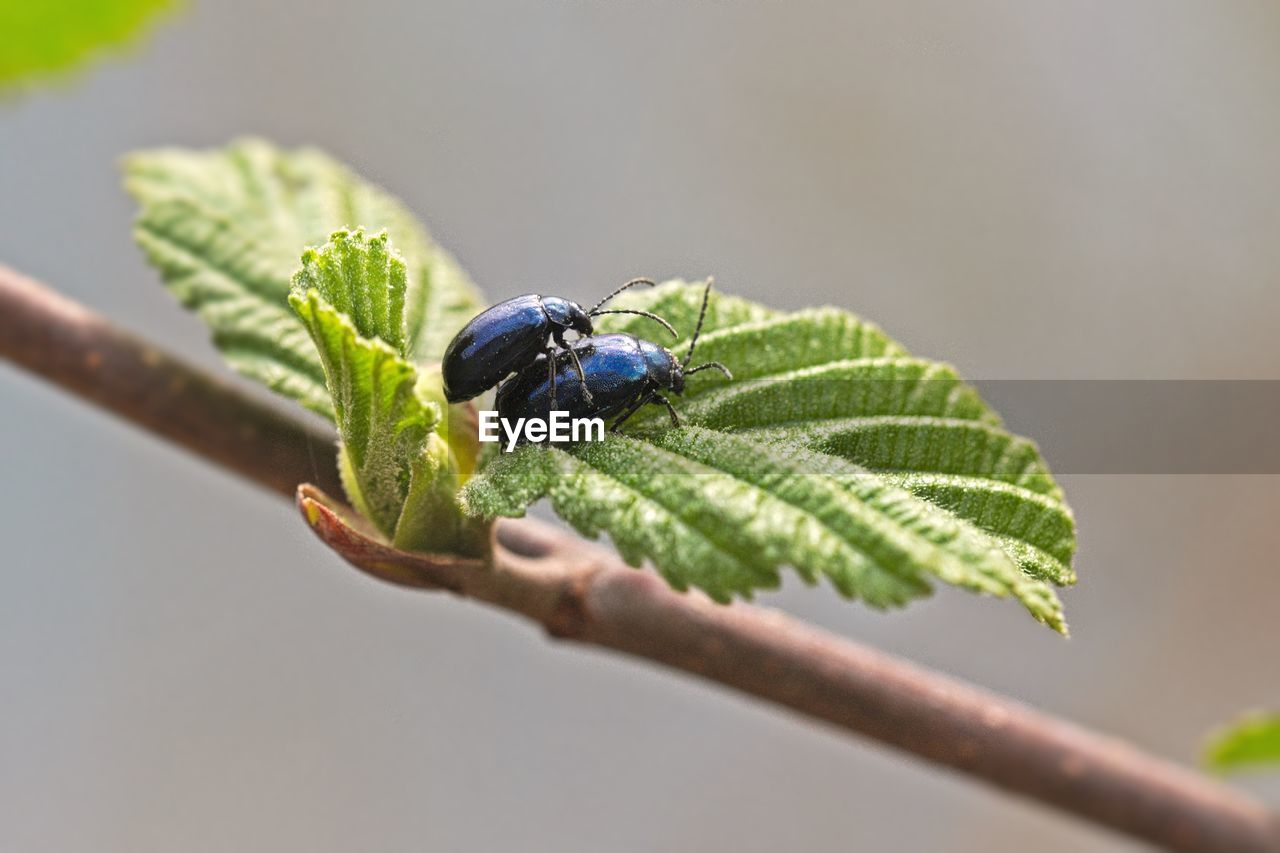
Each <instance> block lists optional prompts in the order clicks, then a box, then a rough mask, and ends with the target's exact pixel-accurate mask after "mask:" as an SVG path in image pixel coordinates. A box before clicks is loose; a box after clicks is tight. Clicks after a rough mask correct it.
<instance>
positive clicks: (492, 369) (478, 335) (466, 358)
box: [441, 278, 676, 403]
mask: <svg viewBox="0 0 1280 853" xmlns="http://www.w3.org/2000/svg"><path fill="white" fill-rule="evenodd" d="M638 284H644V285H648V286H650V287H652V286H653V282H652V281H650V280H649V279H647V278H637V279H633V280H631V281H629V282H627V283H626V284H624V285H623V286H622V287H619V288H618V289H617V290H615V291H614V292H613V293H610V294H609V295H608V296H606V297H605V298H604V299H601V300H600V301H599V302H597V303H596V304H595V307H593V308H592V309H591V310H590V311H588V310H586V309H585V308H583V307H582V306H581V305H579V304H578V303H576V302H572V301H570V300H568V299H561V298H560V297H558V296H539V295H537V294H535V293H530V294H526V295H525V296H517V297H515V298H514V299H508V300H507V301H505V302H499V303H498V304H497V305H494V306H493V307H492V308H488V309H486V310H485V311H482V312H481V313H480V314H478V315H476V316H475V317H474V318H472V319H471V321H470V322H469V323H467V325H465V326H463V327H462V331H460V332H458V334H457V335H455V336H454V338H453V340H452V341H450V342H449V346H448V347H446V348H445V351H444V360H443V364H442V365H441V369H442V372H443V379H444V396H445V398H446V399H447V400H448V401H449V402H450V403H460V402H462V401H463V400H470V399H471V398H472V397H475V396H477V395H479V394H483V393H484V392H485V391H487V390H489V389H490V388H492V387H493V386H495V385H497V384H498V382H499V381H501V380H502V379H503V377H505V376H507V375H509V374H512V373H517V372H519V371H520V370H522V369H523V368H525V367H527V366H528V365H529V364H531V363H532V362H533V361H534V360H535V359H536V358H537V357H538V356H539V355H541V356H543V357H548V356H550V355H551V354H553V353H554V352H555V351H556V350H555V347H552V346H549V345H548V343H547V340H548V338H550V339H551V340H554V341H555V342H556V344H558V345H559V346H560V347H561V351H562V352H568V353H569V354H570V358H572V360H573V363H574V365H575V366H577V367H578V377H579V380H580V384H584V383H583V382H581V380H583V379H584V377H585V374H583V372H582V368H581V366H578V358H577V355H576V354H574V352H573V350H572V349H570V347H569V345H568V343H567V342H566V341H565V339H564V334H565V332H567V331H569V330H570V329H572V330H573V331H575V332H577V333H578V335H579V336H580V337H587V336H589V335H591V334H592V332H594V327H593V325H592V322H591V318H592V317H597V316H599V315H601V314H639V315H641V316H644V317H648V318H650V319H652V320H656V321H657V322H659V323H661V324H662V325H663V326H665V327H666V328H667V330H668V331H669V332H671V334H672V335H675V334H676V330H675V329H673V328H672V327H671V324H670V323H668V322H667V321H666V320H663V319H662V318H661V317H659V316H657V315H656V314H650V313H649V312H648V311H631V310H627V309H621V308H619V309H613V310H609V311H601V310H600V308H601V306H603V305H604V304H605V303H606V302H608V301H609V300H610V299H612V298H613V297H615V296H617V295H618V294H619V293H621V292H622V291H624V290H626V289H627V288H629V287H635V286H636V285H638ZM547 369H548V370H549V368H547ZM548 375H549V378H550V379H551V381H552V382H555V380H556V377H555V375H554V372H549V374H548ZM583 391H584V393H586V394H587V396H588V398H589V397H590V393H589V392H587V391H586V389H585V387H584V388H583Z"/></svg>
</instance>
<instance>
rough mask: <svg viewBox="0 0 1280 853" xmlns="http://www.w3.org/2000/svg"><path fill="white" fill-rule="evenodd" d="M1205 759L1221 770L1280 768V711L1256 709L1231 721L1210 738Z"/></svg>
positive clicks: (1214, 767)
mask: <svg viewBox="0 0 1280 853" xmlns="http://www.w3.org/2000/svg"><path fill="white" fill-rule="evenodd" d="M1204 760H1205V764H1207V765H1208V766H1209V767H1211V768H1213V769H1214V770H1218V771H1221V772H1230V771H1235V770H1247V769H1252V768H1259V767H1266V766H1272V767H1277V768H1280V714H1278V713H1274V712H1268V713H1255V714H1250V715H1248V716H1245V717H1243V718H1241V719H1239V720H1237V721H1236V722H1234V723H1232V724H1231V725H1230V726H1228V727H1227V728H1225V729H1223V730H1222V731H1220V732H1218V733H1216V734H1215V735H1214V736H1213V737H1212V738H1210V741H1209V744H1208V747H1207V749H1206V750H1205V757H1204Z"/></svg>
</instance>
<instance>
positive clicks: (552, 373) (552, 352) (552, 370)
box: [547, 347, 557, 409]
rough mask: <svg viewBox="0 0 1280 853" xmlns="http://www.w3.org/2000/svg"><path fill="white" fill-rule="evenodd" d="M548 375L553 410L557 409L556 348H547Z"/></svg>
mask: <svg viewBox="0 0 1280 853" xmlns="http://www.w3.org/2000/svg"><path fill="white" fill-rule="evenodd" d="M547 374H548V376H549V377H550V379H551V409H555V407H556V402H557V400H556V348H555V347H547Z"/></svg>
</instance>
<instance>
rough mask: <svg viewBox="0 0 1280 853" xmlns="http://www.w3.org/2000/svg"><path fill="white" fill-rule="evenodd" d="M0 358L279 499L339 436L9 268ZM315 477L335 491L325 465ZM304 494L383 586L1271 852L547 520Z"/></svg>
mask: <svg viewBox="0 0 1280 853" xmlns="http://www.w3.org/2000/svg"><path fill="white" fill-rule="evenodd" d="M0 355H3V356H4V357H6V358H9V359H11V360H12V361H14V362H16V363H18V364H20V365H22V366H23V367H25V368H27V369H29V370H31V371H33V372H35V373H37V374H40V375H42V376H44V377H46V378H48V379H51V380H53V381H54V382H56V383H58V384H59V385H61V386H62V387H64V388H66V389H67V390H70V391H71V392H73V393H75V394H77V395H79V396H81V397H85V398H87V399H89V400H92V401H93V402H96V403H98V404H99V405H101V406H103V407H105V408H107V409H109V410H111V411H113V412H115V413H116V414H118V415H120V416H121V417H124V418H126V419H128V420H131V421H133V422H135V423H138V424H140V425H141V426H144V427H146V428H147V429H149V430H151V431H152V432H154V433H156V434H158V435H161V436H163V437H165V438H168V439H170V440H172V441H175V442H177V443H179V444H181V445H183V446H185V447H187V448H188V449H190V450H192V451H194V452H195V453H197V454H200V455H202V456H205V457H207V458H209V459H211V460H212V461H214V462H216V463H218V464H220V465H222V466H224V467H228V468H231V469H232V470H234V471H237V472H238V473H240V474H241V475H243V476H245V477H247V478H248V479H250V480H252V481H253V482H256V483H258V484H260V485H262V486H265V487H267V488H270V489H273V490H275V491H277V492H280V493H282V494H286V495H293V493H294V488H295V486H296V485H297V484H298V483H301V482H303V481H306V480H310V479H315V468H314V460H313V458H312V456H311V454H310V453H309V451H308V442H312V443H314V442H325V443H328V442H331V441H332V436H330V435H326V434H324V432H323V430H320V429H317V428H315V427H312V426H308V425H305V424H303V423H301V422H295V421H293V420H291V419H290V418H288V417H286V416H283V415H281V414H279V413H277V412H276V411H274V410H273V409H272V408H271V407H269V406H265V405H263V404H262V403H259V402H257V401H255V400H254V399H253V398H252V397H249V396H247V395H245V394H243V393H241V392H240V391H237V390H236V389H235V388H233V387H231V386H230V385H228V384H226V383H224V382H222V381H220V380H218V379H214V378H211V377H209V376H207V375H205V374H204V373H202V372H201V371H199V370H198V369H196V368H193V367H192V366H190V365H187V364H184V363H183V362H181V361H178V360H176V359H173V358H171V357H169V356H166V355H164V354H162V353H160V352H159V351H157V350H156V349H155V348H153V347H151V346H149V345H147V344H145V343H142V342H140V341H138V340H137V339H135V338H133V337H132V336H130V335H128V334H127V333H124V332H122V331H120V330H118V329H116V328H115V327H113V326H111V325H110V324H108V323H107V322H105V321H104V320H102V319H101V318H99V317H97V316H96V315H94V314H92V313H91V312H89V311H87V310H86V309H84V308H82V307H80V306H78V305H76V304H75V303H73V302H70V301H69V300H66V299H64V298H62V297H60V296H58V295H56V294H54V293H52V292H51V291H49V290H48V289H46V288H44V287H42V286H40V285H38V284H36V283H35V282H33V281H31V280H30V279H27V278H24V277H23V276H21V275H19V274H17V273H15V272H13V271H11V270H7V269H5V268H3V267H0ZM325 458H326V459H329V460H331V458H332V457H331V456H328V455H326V456H325ZM321 472H322V476H321V477H320V478H319V479H320V481H321V482H320V485H321V486H322V487H323V489H324V490H327V491H330V492H333V493H335V494H336V493H338V490H339V489H340V487H339V486H338V484H337V478H336V474H335V473H334V471H333V470H332V462H331V461H329V462H325V463H323V464H322V467H321ZM300 501H301V503H302V505H303V507H304V509H305V510H307V511H308V520H309V521H311V522H312V526H313V528H314V529H315V530H316V532H317V533H318V535H320V536H321V538H322V539H325V541H326V542H328V543H330V544H331V545H333V546H334V547H336V548H338V550H340V551H341V552H342V553H343V554H344V556H346V557H347V558H348V559H349V560H351V561H352V562H354V563H356V564H358V565H360V566H361V567H362V568H364V569H365V570H366V571H370V572H372V573H374V574H377V575H379V576H380V577H383V578H384V579H388V580H392V581H394V582H397V583H401V584H408V585H413V586H424V587H437V588H439V587H443V588H446V589H450V590H453V591H455V592H457V593H458V594H461V595H466V596H470V597H473V598H477V599H479V600H482V601H486V602H488V603H491V604H494V605H496V606H498V607H501V608H504V609H507V610H511V611H514V612H516V613H520V614H523V615H524V616H527V617H529V618H531V619H533V620H535V621H536V622H538V623H540V624H542V625H543V626H545V627H546V629H547V630H548V631H549V632H550V633H551V634H552V635H553V636H556V637H561V638H565V639H570V640H574V641H578V642H582V643H589V644H593V645H597V646H603V647H607V648H611V649H615V650H617V651H621V652H625V653H627V654H629V655H632V656H635V657H639V658H644V659H646V660H650V661H654V662H658V663H661V664H665V665H666V666H669V667H672V668H675V669H679V670H683V671H685V672H688V673H691V674H693V675H695V676H699V677H702V678H705V679H708V680H710V681H715V682H718V683H720V684H723V685H726V686H728V687H731V688H733V689H735V690H738V691H741V692H743V693H746V694H749V695H752V696H755V697H757V698H760V699H764V700H766V701H769V702H773V703H775V704H778V705H781V706H784V707H787V708H791V709H792V710H795V711H798V712H800V713H801V714H805V715H807V716H810V717H813V718H815V719H818V720H823V721H825V722H827V723H830V724H833V725H835V726H838V727H841V728H844V729H847V730H849V731H853V732H857V733H859V734H862V735H865V736H867V737H870V738H873V739H875V740H877V741H880V742H881V743H884V744H888V745H890V746H894V747H897V748H899V749H902V750H904V751H906V752H909V753H912V754H914V755H917V756H919V757H922V758H925V759H927V760H929V761H933V762H936V763H938V764H941V765H945V766H947V767H951V768H954V769H956V770H959V771H961V772H963V773H967V774H969V775H971V776H973V777H975V778H978V779H982V780H984V781H986V782H989V783H991V784H994V785H996V786H999V787H1001V788H1004V789H1006V790H1008V791H1011V792H1014V793H1017V794H1020V795H1023V796H1027V797H1031V798H1033V799H1036V800H1039V801H1041V802H1043V803H1046V804H1049V805H1052V806H1055V807H1057V808H1060V809H1062V810H1063V811H1066V812H1068V813H1071V814H1074V815H1076V816H1078V817H1081V818H1084V819H1086V820H1090V821H1092V822H1094V823H1097V824H1100V825H1103V826H1108V827H1111V828H1112V829H1115V830H1118V831H1120V832H1123V833H1126V834H1128V835H1130V836H1133V837H1135V838H1140V839H1144V840H1146V841H1149V842H1152V843H1154V844H1157V845H1160V846H1163V847H1165V848H1168V849H1171V850H1197V851H1198V850H1212V851H1240V852H1241V853H1245V852H1246V851H1272V853H1275V851H1280V821H1278V820H1277V818H1276V816H1275V815H1273V814H1271V813H1269V812H1268V811H1267V810H1266V809H1265V808H1263V807H1262V806H1261V805H1259V804H1257V803H1256V802H1254V801H1252V800H1251V799H1249V798H1248V797H1246V796H1244V795H1243V794H1241V793H1239V792H1236V791H1233V790H1231V789H1230V788H1227V787H1225V786H1223V785H1220V784H1218V783H1217V782H1215V781H1213V780H1211V779H1209V778H1206V777H1204V776H1202V775H1200V774H1197V773H1194V772H1192V771H1189V770H1186V769H1184V768H1181V767H1178V766H1175V765H1173V764H1170V763H1168V762H1165V761H1162V760H1160V759H1157V758H1154V757H1151V756H1148V755H1145V754H1143V753H1141V752H1139V751H1137V750H1136V749H1134V748H1133V747H1131V746H1129V745H1127V744H1125V743H1123V742H1120V741H1117V740H1113V739H1111V738H1107V737H1103V736H1101V735H1098V734H1094V733H1091V732H1088V731H1085V730H1084V729H1081V728H1079V727H1077V726H1075V725H1072V724H1070V723H1067V722H1064V721H1061V720H1057V719H1054V718H1053V717H1050V716H1048V715H1046V714H1042V713H1040V712H1037V711H1034V710H1032V709H1030V708H1027V707H1026V706H1023V705H1021V704H1018V703H1016V702H1013V701H1011V700H1009V699H1006V698H1003V697H1000V696H996V695H994V694H991V693H989V692H987V691H984V690H980V689H978V688H976V687H972V686H969V685H966V684H963V683H961V682H959V681H956V680H954V679H951V678H948V677H946V676H943V675H939V674H938V673H934V672H930V671H928V670H925V669H922V668H920V667H917V666H915V665H913V664H910V663H907V662H905V661H901V660H898V659H896V658H893V657H890V656H888V655H885V654H883V653H880V652H877V651H874V650H872V649H869V648H865V647H863V646H860V645H858V644H856V643H852V642H850V641H849V640H846V639H844V638H841V637H837V636H835V635H832V634H829V633H826V632H823V631H819V630H817V629H815V628H812V627H809V626H807V625H804V624H803V623H800V622H797V621H796V620H793V619H790V618H788V617H786V616H784V615H782V614H779V613H776V612H773V611H768V610H764V609H761V608H757V607H751V606H746V605H741V604H736V605H733V606H730V607H723V606H719V605H716V604H713V603H712V602H710V601H708V600H707V599H705V598H703V597H701V596H699V595H696V594H679V593H676V592H674V591H672V590H671V589H669V588H668V587H667V586H666V585H665V584H663V583H662V582H661V581H660V580H658V579H657V578H656V577H654V576H653V575H652V574H650V573H648V572H638V571H635V570H633V569H631V568H629V567H627V566H625V565H623V564H622V563H621V561H620V560H619V559H618V558H617V557H615V556H613V555H611V554H609V553H608V552H606V551H604V550H603V549H600V548H597V547H594V546H590V545H586V544H584V543H583V542H581V541H580V540H578V539H575V538H574V537H572V536H569V535H567V534H564V533H561V532H559V531H558V530H555V529H553V528H550V527H548V526H546V525H542V524H539V523H536V522H533V521H530V520H521V521H514V522H504V523H501V524H500V525H498V529H497V530H498V532H497V538H498V547H497V548H496V549H495V552H494V563H493V565H492V566H488V567H486V566H484V565H481V564H475V563H473V562H469V561H461V560H444V561H441V560H438V559H433V558H429V557H423V556H421V555H411V554H404V553H403V552H395V551H391V550H390V549H388V548H386V546H384V545H381V544H379V543H378V542H376V541H374V540H373V539H371V538H368V537H361V536H360V534H359V531H358V530H355V529H353V528H352V527H348V526H346V525H343V524H342V523H341V519H340V516H339V515H338V514H337V513H336V512H334V511H333V509H332V508H331V507H330V506H329V505H328V504H327V503H326V502H325V501H324V500H323V498H322V497H321V495H320V493H319V492H317V491H314V490H312V491H304V492H303V493H302V494H301V495H300ZM342 536H345V537H348V538H347V539H345V540H342V541H338V538H340V537H342Z"/></svg>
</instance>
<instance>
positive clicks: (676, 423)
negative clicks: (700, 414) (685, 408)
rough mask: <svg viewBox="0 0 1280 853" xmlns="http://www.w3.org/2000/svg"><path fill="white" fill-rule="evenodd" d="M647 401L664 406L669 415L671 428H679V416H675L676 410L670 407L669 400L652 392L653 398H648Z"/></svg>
mask: <svg viewBox="0 0 1280 853" xmlns="http://www.w3.org/2000/svg"><path fill="white" fill-rule="evenodd" d="M649 399H650V400H652V401H653V402H656V403H661V404H662V405H664V406H666V407H667V414H669V415H671V425H672V426H673V427H678V426H680V416H679V415H677V414H676V408H675V406H673V405H671V401H670V400H668V399H667V398H666V397H664V396H662V395H661V394H659V393H657V392H656V391H655V392H654V394H653V396H652V397H650V398H649Z"/></svg>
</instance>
